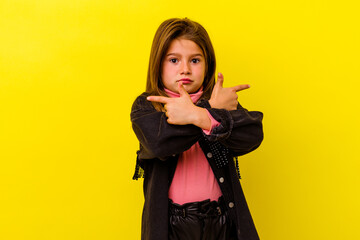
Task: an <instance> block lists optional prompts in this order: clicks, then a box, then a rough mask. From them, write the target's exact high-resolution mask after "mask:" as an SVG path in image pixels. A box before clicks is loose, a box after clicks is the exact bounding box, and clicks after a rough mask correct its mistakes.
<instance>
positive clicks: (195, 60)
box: [191, 58, 200, 63]
mask: <svg viewBox="0 0 360 240" xmlns="http://www.w3.org/2000/svg"><path fill="white" fill-rule="evenodd" d="M191 62H192V63H198V62H200V59H197V58H194V59H192V60H191Z"/></svg>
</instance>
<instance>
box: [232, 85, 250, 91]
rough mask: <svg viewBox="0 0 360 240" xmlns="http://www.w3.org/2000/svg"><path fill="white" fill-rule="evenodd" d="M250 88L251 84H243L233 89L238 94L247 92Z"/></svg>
mask: <svg viewBox="0 0 360 240" xmlns="http://www.w3.org/2000/svg"><path fill="white" fill-rule="evenodd" d="M249 87H250V85H249V84H242V85H237V86H234V87H232V89H234V90H235V91H236V92H238V91H241V90H245V89H248V88H249Z"/></svg>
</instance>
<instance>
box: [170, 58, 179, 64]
mask: <svg viewBox="0 0 360 240" xmlns="http://www.w3.org/2000/svg"><path fill="white" fill-rule="evenodd" d="M170 62H172V63H177V62H178V60H177V59H176V58H171V59H170Z"/></svg>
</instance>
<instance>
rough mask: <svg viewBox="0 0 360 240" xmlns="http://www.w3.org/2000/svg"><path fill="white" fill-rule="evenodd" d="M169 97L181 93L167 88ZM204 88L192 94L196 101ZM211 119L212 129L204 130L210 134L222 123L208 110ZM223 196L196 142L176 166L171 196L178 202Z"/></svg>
mask: <svg viewBox="0 0 360 240" xmlns="http://www.w3.org/2000/svg"><path fill="white" fill-rule="evenodd" d="M165 91H166V93H167V94H168V96H169V97H179V94H177V93H174V92H172V91H170V90H168V89H165ZM202 93H203V91H202V88H201V89H200V90H199V91H198V92H196V93H194V94H190V97H191V99H192V101H193V102H194V103H196V102H197V101H198V100H199V98H200V97H201V95H202ZM208 116H209V118H210V120H211V129H210V130H203V131H204V133H205V134H210V133H211V130H212V129H213V128H214V127H216V126H218V125H220V123H219V122H218V121H216V120H215V119H214V118H213V117H212V116H211V114H210V113H209V112H208ZM220 196H222V192H221V190H220V187H219V184H218V182H217V181H216V178H215V176H214V173H213V171H212V169H211V167H210V165H209V162H208V160H207V159H206V157H205V155H204V152H203V151H202V149H201V148H200V145H199V143H198V142H197V143H195V144H194V145H193V146H192V147H191V148H190V149H188V150H186V151H185V152H183V153H181V154H180V156H179V160H178V163H177V166H176V170H175V175H174V178H173V181H172V183H171V186H170V188H169V198H170V199H171V200H172V201H173V202H174V203H178V204H184V203H188V202H197V201H202V200H206V199H210V200H211V201H214V200H215V201H217V200H218V199H219V197H220Z"/></svg>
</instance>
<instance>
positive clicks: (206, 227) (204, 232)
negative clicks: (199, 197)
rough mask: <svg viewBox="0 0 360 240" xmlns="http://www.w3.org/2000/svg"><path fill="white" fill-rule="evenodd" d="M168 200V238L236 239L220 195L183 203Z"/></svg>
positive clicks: (183, 239)
mask: <svg viewBox="0 0 360 240" xmlns="http://www.w3.org/2000/svg"><path fill="white" fill-rule="evenodd" d="M169 201H170V202H169V214H170V221H169V240H232V239H236V238H235V237H234V231H235V230H234V229H233V227H232V224H231V222H230V219H229V217H228V213H227V211H226V207H225V204H224V200H223V198H222V197H221V198H219V201H212V202H210V200H205V201H201V202H193V203H186V204H184V205H179V204H176V203H173V202H172V201H171V200H169Z"/></svg>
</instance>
